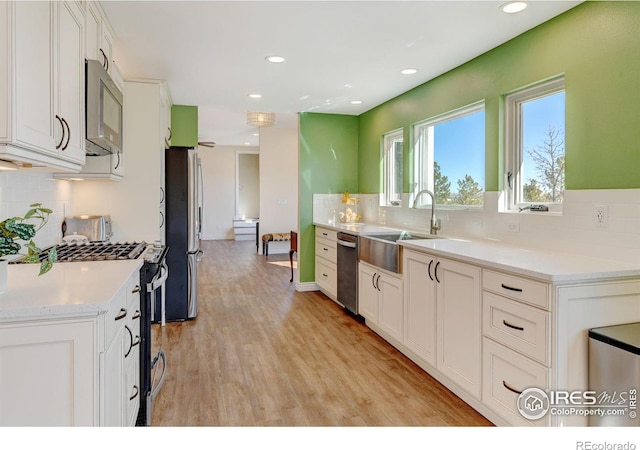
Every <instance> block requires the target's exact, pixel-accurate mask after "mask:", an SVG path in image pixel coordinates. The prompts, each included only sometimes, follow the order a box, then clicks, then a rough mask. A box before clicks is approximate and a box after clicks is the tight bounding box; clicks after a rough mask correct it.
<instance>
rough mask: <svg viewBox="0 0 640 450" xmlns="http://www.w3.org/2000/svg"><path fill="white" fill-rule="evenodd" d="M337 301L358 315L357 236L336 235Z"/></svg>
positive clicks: (340, 233)
mask: <svg viewBox="0 0 640 450" xmlns="http://www.w3.org/2000/svg"><path fill="white" fill-rule="evenodd" d="M338 301H339V302H340V303H341V304H342V305H343V306H344V307H345V309H346V310H347V311H349V312H351V313H352V314H355V315H358V236H354V235H352V234H347V233H342V232H339V233H338Z"/></svg>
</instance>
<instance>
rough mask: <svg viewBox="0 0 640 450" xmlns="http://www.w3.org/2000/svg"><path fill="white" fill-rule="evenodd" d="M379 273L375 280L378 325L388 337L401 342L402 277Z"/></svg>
mask: <svg viewBox="0 0 640 450" xmlns="http://www.w3.org/2000/svg"><path fill="white" fill-rule="evenodd" d="M379 275H380V278H379V279H377V281H376V287H377V288H378V298H379V306H378V308H379V310H378V326H379V327H380V328H381V329H382V330H383V331H385V332H386V333H388V334H389V336H390V337H392V338H394V339H396V340H397V341H398V342H402V330H403V326H402V323H403V309H404V308H403V307H402V303H403V297H402V291H403V289H402V287H403V286H402V279H400V278H397V277H394V276H392V275H390V274H387V273H381V274H379Z"/></svg>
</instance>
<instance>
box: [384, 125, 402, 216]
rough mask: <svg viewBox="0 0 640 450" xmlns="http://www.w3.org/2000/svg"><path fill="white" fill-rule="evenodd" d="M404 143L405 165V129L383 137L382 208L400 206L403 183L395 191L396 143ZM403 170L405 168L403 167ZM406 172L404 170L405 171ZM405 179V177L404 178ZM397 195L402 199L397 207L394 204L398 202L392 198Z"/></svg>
mask: <svg viewBox="0 0 640 450" xmlns="http://www.w3.org/2000/svg"><path fill="white" fill-rule="evenodd" d="M398 141H401V142H402V149H403V150H402V152H403V155H402V159H403V162H402V164H404V128H397V129H395V130H392V131H389V132H387V133H384V134H383V135H382V139H381V153H382V193H381V195H380V204H381V205H382V206H400V205H401V204H402V203H401V199H402V191H403V186H402V184H403V182H402V181H401V182H400V186H396V188H397V189H393V186H395V169H396V161H395V153H394V152H395V142H398ZM401 169H403V167H401ZM403 172H404V170H403ZM403 179H404V177H403ZM395 195H397V196H398V198H399V199H400V203H399V204H397V205H394V204H392V201H393V202H396V201H398V200H396V199H395V198H391V197H392V196H395Z"/></svg>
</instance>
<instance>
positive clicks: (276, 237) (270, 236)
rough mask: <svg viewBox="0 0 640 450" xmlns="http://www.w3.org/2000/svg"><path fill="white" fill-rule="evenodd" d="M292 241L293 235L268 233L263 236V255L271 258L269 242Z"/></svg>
mask: <svg viewBox="0 0 640 450" xmlns="http://www.w3.org/2000/svg"><path fill="white" fill-rule="evenodd" d="M290 240H291V233H267V234H263V235H262V254H263V255H264V256H269V242H273V241H281V242H286V241H290Z"/></svg>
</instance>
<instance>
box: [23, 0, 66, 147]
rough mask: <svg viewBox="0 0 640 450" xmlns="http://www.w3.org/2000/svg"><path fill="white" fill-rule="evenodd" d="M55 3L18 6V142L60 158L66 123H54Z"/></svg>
mask: <svg viewBox="0 0 640 450" xmlns="http://www.w3.org/2000/svg"><path fill="white" fill-rule="evenodd" d="M54 5H55V3H54V2H14V3H12V6H13V9H14V19H15V20H14V23H13V27H14V48H15V53H14V58H13V64H14V71H15V76H14V81H15V88H14V95H15V99H14V104H15V116H14V119H15V136H14V141H15V142H16V143H17V144H18V145H21V146H23V147H26V148H29V149H33V150H36V151H39V152H45V153H49V154H55V155H57V153H58V151H57V148H56V147H57V145H58V143H59V142H60V141H61V140H62V126H63V125H62V123H61V122H59V121H57V120H56V121H55V123H54V86H53V81H54V74H53V72H54V66H53V46H52V45H51V44H52V38H53V33H54V31H53V21H52V17H53V8H54Z"/></svg>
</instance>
